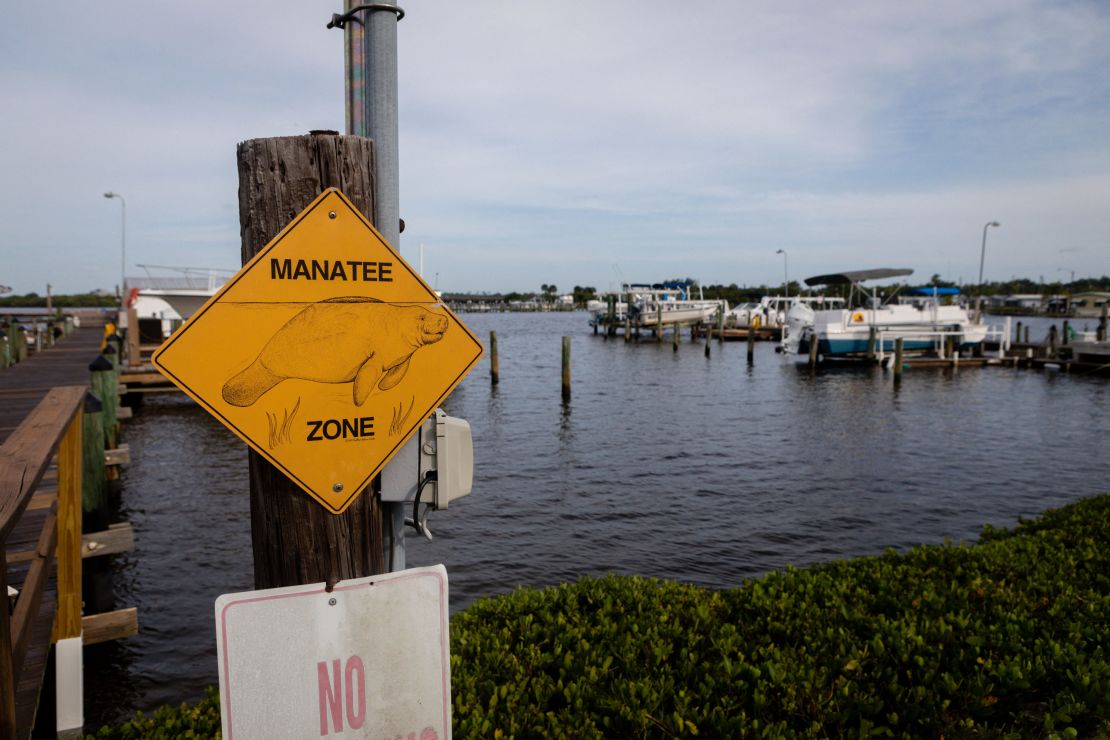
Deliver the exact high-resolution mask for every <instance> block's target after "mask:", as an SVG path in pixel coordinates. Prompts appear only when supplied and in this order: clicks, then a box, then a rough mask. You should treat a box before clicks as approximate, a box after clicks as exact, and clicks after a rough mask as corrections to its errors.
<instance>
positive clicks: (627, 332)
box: [624, 314, 632, 342]
mask: <svg viewBox="0 0 1110 740" xmlns="http://www.w3.org/2000/svg"><path fill="white" fill-rule="evenodd" d="M631 340H632V319H630V318H629V317H628V315H627V314H626V315H625V317H624V341H626V342H628V341H631Z"/></svg>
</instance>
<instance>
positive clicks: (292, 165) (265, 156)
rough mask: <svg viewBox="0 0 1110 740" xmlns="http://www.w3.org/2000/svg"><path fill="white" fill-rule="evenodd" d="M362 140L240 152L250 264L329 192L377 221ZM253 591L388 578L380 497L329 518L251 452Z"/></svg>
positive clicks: (277, 141) (277, 142)
mask: <svg viewBox="0 0 1110 740" xmlns="http://www.w3.org/2000/svg"><path fill="white" fill-rule="evenodd" d="M372 147H373V145H372V142H371V141H370V140H369V139H366V138H363V137H358V136H335V135H320V136H288V137H279V138H272V139H252V140H249V141H244V142H242V143H241V144H239V146H238V150H237V160H238V167H239V223H240V234H241V236H242V241H243V248H242V260H243V263H244V264H246V262H247V261H248V260H250V259H251V258H253V257H254V255H256V254H257V253H258V252H260V251H261V250H262V248H263V247H265V246H266V244H267V243H268V242H269V241H270V239H272V238H273V237H274V236H275V235H277V233H278V232H280V231H281V230H282V229H283V228H285V226H286V225H287V224H288V223H289V221H290V220H291V219H292V218H293V217H294V216H295V215H297V214H298V213H300V211H301V210H303V209H304V208H305V207H306V206H307V205H308V204H309V203H311V202H312V200H313V199H314V198H316V196H318V195H319V194H320V193H321V192H323V191H324V190H325V189H326V188H328V187H333V186H334V187H338V188H339V189H340V190H342V191H343V194H344V195H346V196H347V197H348V198H349V199H350V200H351V202H352V203H354V204H355V206H356V207H357V208H358V209H359V211H361V212H362V214H363V215H364V216H366V218H367V219H369V220H370V221H371V222H373V218H374V187H373V151H372ZM249 465H250V496H251V541H252V545H253V550H254V583H255V586H256V587H257V588H273V587H277V586H293V585H298V584H305V583H318V582H320V581H326V582H328V583H335V582H336V581H339V580H343V579H349V578H359V577H362V576H369V575H374V574H377V573H381V572H383V571H384V570H385V565H384V557H383V548H382V545H383V541H382V506H381V500H380V497H379V496H378V495H377V494H376V493H374V492H373V491H371V490H370V489H371V488H373V487H374V486H368V487H367V489H366V490H365V491H363V493H362V494H361V495H360V496H359V497H357V498H356V500H355V501H354V502H353V503H352V504H351V505H350V507H348V509H347V510H346V511H345V512H343V513H342V514H339V515H335V514H332V513H331V512H329V511H328V510H327V509H325V508H324V507H323V506H321V505H320V504H319V503H317V502H316V501H314V500H313V499H312V498H310V497H309V496H308V494H306V493H304V492H303V491H302V490H301V489H300V488H299V487H298V486H297V485H296V484H295V483H293V481H291V480H289V478H287V477H286V476H285V474H284V473H282V472H281V471H280V470H278V469H277V468H275V467H274V466H273V465H271V464H270V463H269V462H268V461H267V460H266V459H265V458H264V457H262V456H261V455H259V454H258V453H257V452H255V451H254V450H251V451H250V453H249Z"/></svg>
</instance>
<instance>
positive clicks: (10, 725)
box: [0, 563, 19, 740]
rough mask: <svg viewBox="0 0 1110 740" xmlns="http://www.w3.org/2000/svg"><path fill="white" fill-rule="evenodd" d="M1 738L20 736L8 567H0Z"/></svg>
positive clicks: (6, 739) (9, 738)
mask: <svg viewBox="0 0 1110 740" xmlns="http://www.w3.org/2000/svg"><path fill="white" fill-rule="evenodd" d="M0 594H3V597H4V599H3V603H2V604H0V740H15V738H17V737H19V735H18V733H17V731H16V730H17V728H16V725H15V688H16V685H15V666H13V665H12V620H11V615H10V614H9V613H8V568H7V564H6V563H5V567H3V568H0Z"/></svg>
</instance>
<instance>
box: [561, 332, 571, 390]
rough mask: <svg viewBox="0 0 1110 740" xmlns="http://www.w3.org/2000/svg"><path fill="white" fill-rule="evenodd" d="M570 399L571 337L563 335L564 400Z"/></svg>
mask: <svg viewBox="0 0 1110 740" xmlns="http://www.w3.org/2000/svg"><path fill="white" fill-rule="evenodd" d="M569 400H570V337H563V401H569Z"/></svg>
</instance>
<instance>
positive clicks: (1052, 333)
mask: <svg viewBox="0 0 1110 740" xmlns="http://www.w3.org/2000/svg"><path fill="white" fill-rule="evenodd" d="M1056 336H1057V330H1056V324H1053V325H1052V326H1050V327H1048V356H1049V357H1055V356H1056Z"/></svg>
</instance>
